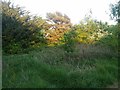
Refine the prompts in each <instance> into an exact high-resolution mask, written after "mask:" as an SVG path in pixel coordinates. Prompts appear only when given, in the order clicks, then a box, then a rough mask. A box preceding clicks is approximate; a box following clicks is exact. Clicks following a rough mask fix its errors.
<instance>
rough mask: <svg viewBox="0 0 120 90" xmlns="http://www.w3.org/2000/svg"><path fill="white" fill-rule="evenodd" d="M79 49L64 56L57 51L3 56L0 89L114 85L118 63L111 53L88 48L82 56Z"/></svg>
mask: <svg viewBox="0 0 120 90" xmlns="http://www.w3.org/2000/svg"><path fill="white" fill-rule="evenodd" d="M81 47H83V46H77V49H76V51H75V52H73V53H72V54H70V53H69V54H68V56H66V55H65V51H64V50H63V49H62V48H59V47H56V48H55V47H47V48H42V49H41V50H39V49H38V50H35V51H32V52H30V53H29V54H21V55H9V56H3V88H13V87H14V88H67V87H74V88H76V87H82V88H86V87H88V88H94V87H95V88H97V87H107V86H108V85H112V84H113V83H114V82H117V77H118V73H117V70H118V60H117V57H115V56H114V55H113V54H112V52H110V51H109V50H108V49H107V48H106V50H105V48H100V47H97V46H96V47H95V46H89V47H87V49H84V50H85V51H84V54H83V52H82V49H83V48H81ZM92 47H93V48H92ZM97 49H98V50H97ZM107 50H108V51H107ZM93 54H95V55H93ZM99 54H102V55H99ZM96 55H97V56H96ZM106 55H107V56H106ZM96 57H97V58H96ZM109 57H110V58H109Z"/></svg>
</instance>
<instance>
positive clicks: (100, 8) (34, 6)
mask: <svg viewBox="0 0 120 90" xmlns="http://www.w3.org/2000/svg"><path fill="white" fill-rule="evenodd" d="M11 1H12V2H13V3H14V4H15V5H19V6H21V7H25V10H28V11H30V13H31V14H33V15H40V16H41V17H43V18H45V17H46V13H48V12H55V11H59V12H61V13H62V14H66V15H68V17H69V18H70V19H71V22H72V23H74V24H76V23H79V22H80V20H81V19H83V18H84V17H85V15H86V14H87V13H88V12H89V10H90V9H91V10H92V16H93V18H95V19H97V20H102V21H103V22H105V21H107V22H108V23H109V24H111V23H113V22H114V21H113V20H110V17H109V14H110V10H109V9H110V7H109V5H110V4H111V3H112V4H114V3H115V2H118V0H11Z"/></svg>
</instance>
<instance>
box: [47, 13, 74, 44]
mask: <svg viewBox="0 0 120 90" xmlns="http://www.w3.org/2000/svg"><path fill="white" fill-rule="evenodd" d="M46 18H47V22H48V23H49V25H48V27H49V28H48V29H47V30H46V34H45V37H46V39H47V40H48V43H58V42H59V41H60V39H61V38H62V37H63V35H64V33H66V32H67V31H69V30H70V28H71V26H72V24H71V22H70V18H69V17H68V16H67V15H65V14H64V15H62V14H61V13H60V12H55V13H47V16H46Z"/></svg>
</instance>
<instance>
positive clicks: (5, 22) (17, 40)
mask: <svg viewBox="0 0 120 90" xmlns="http://www.w3.org/2000/svg"><path fill="white" fill-rule="evenodd" d="M1 4H2V44H3V45H2V46H3V51H4V52H6V53H12V54H13V53H19V52H23V51H24V50H25V49H27V48H30V47H32V46H34V45H37V44H38V43H43V41H45V39H44V37H43V34H42V32H41V31H42V29H43V28H42V24H43V23H44V22H45V20H43V19H42V18H41V17H36V18H34V17H33V18H32V16H30V15H29V12H28V11H26V10H22V8H21V7H19V6H14V5H12V4H11V2H6V1H2V3H1Z"/></svg>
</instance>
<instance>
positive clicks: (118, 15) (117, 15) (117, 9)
mask: <svg viewBox="0 0 120 90" xmlns="http://www.w3.org/2000/svg"><path fill="white" fill-rule="evenodd" d="M110 6H111V15H110V16H111V17H112V19H115V20H116V21H117V22H118V23H120V1H118V2H117V4H111V5H110Z"/></svg>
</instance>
